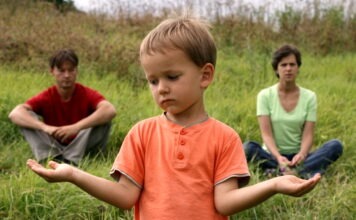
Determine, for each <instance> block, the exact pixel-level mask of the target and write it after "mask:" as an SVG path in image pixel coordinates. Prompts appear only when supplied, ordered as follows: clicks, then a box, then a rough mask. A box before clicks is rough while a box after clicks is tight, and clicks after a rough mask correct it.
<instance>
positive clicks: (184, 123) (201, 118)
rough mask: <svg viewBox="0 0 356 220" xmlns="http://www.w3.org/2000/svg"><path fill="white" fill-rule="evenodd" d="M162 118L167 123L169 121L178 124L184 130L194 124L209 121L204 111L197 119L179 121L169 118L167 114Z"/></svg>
mask: <svg viewBox="0 0 356 220" xmlns="http://www.w3.org/2000/svg"><path fill="white" fill-rule="evenodd" d="M164 116H165V117H166V119H167V120H168V121H171V122H173V123H175V124H178V125H180V126H182V127H185V128H187V127H190V126H193V125H196V124H200V123H203V122H205V121H206V120H208V119H209V115H208V114H207V113H206V112H205V111H204V112H203V113H202V114H199V115H198V116H197V117H194V118H187V119H180V120H178V119H175V118H173V117H172V116H169V114H168V113H167V112H164Z"/></svg>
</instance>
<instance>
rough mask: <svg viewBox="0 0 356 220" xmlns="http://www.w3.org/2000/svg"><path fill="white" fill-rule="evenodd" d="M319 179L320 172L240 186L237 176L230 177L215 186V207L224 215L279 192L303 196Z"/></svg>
mask: <svg viewBox="0 0 356 220" xmlns="http://www.w3.org/2000/svg"><path fill="white" fill-rule="evenodd" d="M319 180H320V174H316V175H315V176H314V177H313V178H310V179H309V180H303V179H300V178H298V177H296V176H292V175H286V176H279V177H275V178H272V179H269V180H266V181H263V182H260V183H257V184H255V185H251V186H247V187H244V188H238V186H237V180H236V178H230V179H228V180H226V181H225V182H222V183H220V184H218V185H216V186H215V189H214V201H215V207H216V209H217V210H218V212H219V213H220V214H222V215H226V216H228V215H232V214H234V213H237V212H241V211H243V210H245V209H248V208H251V207H253V206H255V205H258V204H260V203H262V202H263V201H265V200H267V199H268V198H270V197H271V196H273V195H275V194H277V193H282V194H286V195H290V196H296V197H298V196H302V195H304V194H306V193H308V192H309V191H311V190H312V189H313V188H314V187H315V185H316V184H317V183H318V182H319Z"/></svg>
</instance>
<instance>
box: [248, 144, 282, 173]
mask: <svg viewBox="0 0 356 220" xmlns="http://www.w3.org/2000/svg"><path fill="white" fill-rule="evenodd" d="M244 150H245V154H246V158H247V161H252V162H256V163H258V165H259V166H260V167H261V168H262V169H263V170H266V169H277V168H278V162H277V161H276V159H275V158H274V157H273V156H272V155H271V154H270V153H268V152H267V151H265V150H264V149H262V147H261V145H260V144H259V143H257V142H255V141H247V142H245V143H244Z"/></svg>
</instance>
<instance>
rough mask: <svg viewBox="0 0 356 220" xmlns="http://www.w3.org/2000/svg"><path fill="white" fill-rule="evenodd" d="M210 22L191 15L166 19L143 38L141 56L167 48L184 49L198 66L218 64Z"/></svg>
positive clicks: (162, 51) (160, 51) (163, 51)
mask: <svg viewBox="0 0 356 220" xmlns="http://www.w3.org/2000/svg"><path fill="white" fill-rule="evenodd" d="M209 28H210V26H209V24H208V23H207V22H204V21H202V20H199V19H196V18H190V17H180V18H175V19H166V20H164V21H163V22H161V23H160V24H159V25H158V26H157V27H156V28H154V29H153V30H152V31H151V32H149V33H148V35H147V36H146V37H145V38H144V39H143V41H142V43H141V46H140V57H142V56H143V55H152V54H153V53H157V52H159V53H165V51H166V50H167V49H179V50H182V51H183V52H184V53H185V54H186V55H187V56H188V57H189V58H190V59H191V60H192V61H193V62H194V63H195V64H196V65H197V66H200V67H202V66H204V65H205V64H206V63H211V64H213V65H214V66H215V64H216V46H215V42H214V39H213V37H212V35H211V33H210V32H209Z"/></svg>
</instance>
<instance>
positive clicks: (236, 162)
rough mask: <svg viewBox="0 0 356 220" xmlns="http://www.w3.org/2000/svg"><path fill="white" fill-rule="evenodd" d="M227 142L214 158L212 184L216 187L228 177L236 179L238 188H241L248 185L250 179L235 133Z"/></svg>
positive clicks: (238, 139)
mask: <svg viewBox="0 0 356 220" xmlns="http://www.w3.org/2000/svg"><path fill="white" fill-rule="evenodd" d="M227 140H228V141H227V143H226V145H225V146H223V148H222V149H220V150H219V153H218V156H217V158H216V167H215V181H214V182H215V185H216V184H219V183H221V182H223V181H225V180H226V179H228V178H230V177H237V179H238V181H239V186H241V187H242V186H244V185H246V184H247V183H248V180H249V177H250V174H249V171H248V166H247V161H246V157H245V153H244V150H243V147H242V142H241V139H240V137H239V135H238V134H237V133H232V134H231V135H230V136H229V138H227Z"/></svg>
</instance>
